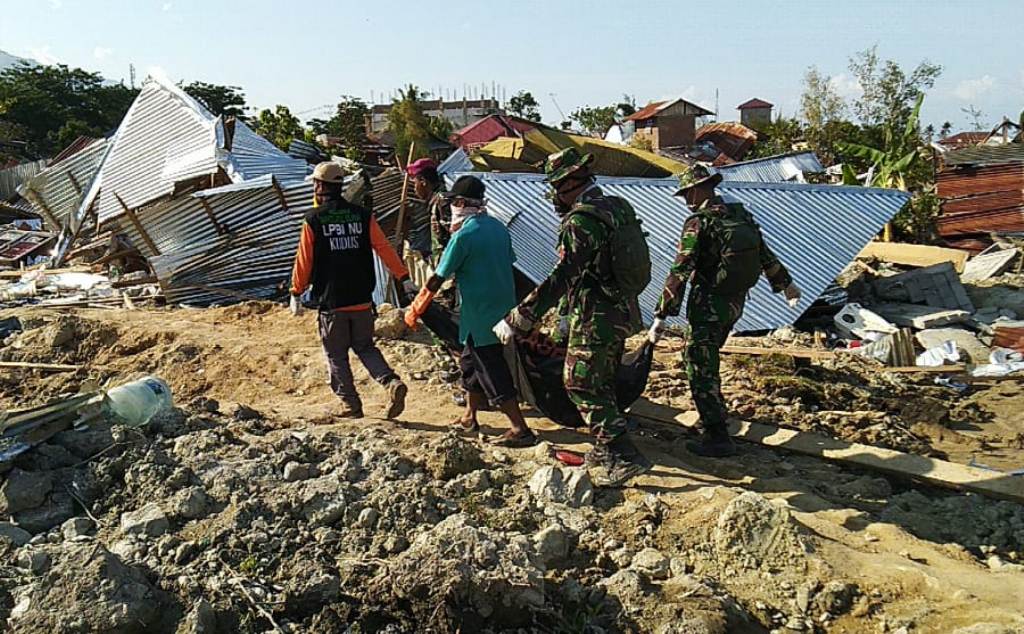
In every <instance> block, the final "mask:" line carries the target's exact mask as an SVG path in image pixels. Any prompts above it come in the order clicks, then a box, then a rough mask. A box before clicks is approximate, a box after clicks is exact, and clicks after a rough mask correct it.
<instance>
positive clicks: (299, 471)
mask: <svg viewBox="0 0 1024 634" xmlns="http://www.w3.org/2000/svg"><path fill="white" fill-rule="evenodd" d="M308 478H309V465H306V464H301V463H298V462H289V463H288V464H286V465H285V466H284V479H285V481H286V482H298V481H299V480H306V479H308Z"/></svg>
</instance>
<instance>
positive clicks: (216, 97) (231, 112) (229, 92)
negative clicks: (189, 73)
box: [179, 81, 246, 121]
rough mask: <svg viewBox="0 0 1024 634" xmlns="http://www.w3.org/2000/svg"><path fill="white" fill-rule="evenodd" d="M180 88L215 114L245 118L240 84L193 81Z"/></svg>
mask: <svg viewBox="0 0 1024 634" xmlns="http://www.w3.org/2000/svg"><path fill="white" fill-rule="evenodd" d="M179 85H180V84H179ZM181 89H182V90H184V91H185V92H186V93H188V95H189V96H191V97H192V98H193V99H195V100H196V101H198V102H199V103H201V104H203V106H204V107H205V108H206V109H207V110H209V111H210V112H212V113H213V114H215V115H225V116H232V117H235V118H236V119H239V120H241V121H245V120H246V116H245V93H243V92H242V88H241V86H220V85H217V84H208V83H206V82H204V81H194V82H192V83H191V84H187V85H185V86H182V87H181Z"/></svg>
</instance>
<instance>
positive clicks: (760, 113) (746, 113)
mask: <svg viewBox="0 0 1024 634" xmlns="http://www.w3.org/2000/svg"><path fill="white" fill-rule="evenodd" d="M773 107H774V105H773V104H770V103H768V102H767V101H765V100H763V99H757V98H754V99H751V100H750V101H745V102H743V103H741V104H740V105H738V106H736V109H737V110H739V111H740V123H742V124H743V125H745V126H749V127H752V128H753V127H757V125H758V124H762V123H771V120H772V108H773Z"/></svg>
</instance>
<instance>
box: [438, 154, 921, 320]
mask: <svg viewBox="0 0 1024 634" xmlns="http://www.w3.org/2000/svg"><path fill="white" fill-rule="evenodd" d="M474 175H475V176H477V177H478V178H480V179H481V180H483V181H484V183H485V184H486V186H487V200H488V201H489V203H488V212H489V213H490V214H492V215H493V216H495V217H496V218H498V219H500V220H501V221H502V222H503V223H505V224H506V225H507V226H508V228H509V232H510V233H511V236H512V245H513V248H514V249H515V252H516V257H517V260H516V264H515V266H516V268H517V269H518V270H519V271H520V272H521V273H523V274H524V275H525V276H526V277H528V278H529V279H530V280H532V281H533V282H534V283H540V282H541V281H542V280H543V279H544V278H545V277H547V275H548V273H550V272H551V269H552V268H554V266H555V263H556V262H557V252H556V248H555V246H556V243H557V234H558V223H559V219H558V217H557V216H556V215H555V213H554V211H553V210H552V207H551V203H550V202H549V201H548V200H547V199H546V198H545V192H546V191H547V189H548V187H547V183H546V182H545V181H544V178H543V176H541V175H538V174H486V173H484V174H481V173H474ZM457 176H459V175H458V174H448V175H447V176H446V178H449V179H454V178H456V177H457ZM598 183H599V184H600V185H601V186H602V187H603V188H604V190H605V191H606V192H608V193H610V194H614V195H616V196H621V197H623V198H625V199H626V200H628V201H629V202H630V203H631V204H632V205H633V207H634V208H635V209H636V211H637V214H638V216H639V217H640V218H641V219H642V220H643V224H644V229H645V231H647V232H648V243H649V245H650V248H651V262H652V265H653V268H652V279H651V284H650V285H649V286H648V287H647V289H646V290H645V291H644V292H643V294H642V295H641V297H640V304H641V310H642V312H643V314H644V319H645V320H647V321H648V322H650V320H651V319H652V318H653V311H654V307H655V304H656V303H657V300H658V296H659V295H660V293H661V288H662V284H663V283H664V281H665V277H666V276H667V275H668V269H669V266H670V265H671V263H672V261H673V259H674V258H675V253H676V246H677V244H678V241H679V236H680V233H681V232H682V226H683V222H684V221H685V220H686V218H687V217H688V216H689V210H688V209H687V208H686V206H685V205H684V204H683V203H682V202H681V201H680V200H679V199H678V198H675V197H674V196H673V195H672V194H673V192H674V191H675V190H676V189H677V188H678V182H677V181H676V180H675V179H669V178H661V179H652V178H606V177H598ZM718 191H719V193H720V194H721V195H722V196H723V197H724V198H725V199H726V200H727V201H735V202H742V203H743V204H744V205H745V206H746V207H747V209H749V210H750V211H751V212H752V213H753V214H754V216H755V217H756V218H757V220H758V222H759V223H760V224H761V228H762V229H763V231H764V234H765V238H766V239H767V241H768V243H769V244H770V245H771V247H772V249H773V250H774V251H775V253H776V254H777V255H778V256H779V258H780V259H781V260H782V261H783V262H784V263H785V264H786V266H787V267H788V268H789V270H790V272H791V273H792V274H793V277H794V278H795V280H796V282H797V284H798V285H799V286H800V288H801V289H803V293H804V295H803V299H801V301H800V304H799V306H798V307H797V309H796V310H793V309H791V308H789V306H788V305H787V304H786V302H785V301H784V300H783V299H782V298H781V297H780V296H778V295H774V294H772V292H771V290H770V288H769V286H768V284H767V282H765V281H764V280H761V281H760V282H758V284H757V286H756V287H754V288H753V289H752V290H751V291H750V293H749V295H748V301H747V309H746V311H745V313H744V315H743V317H742V318H741V319H740V321H739V323H738V324H737V326H736V329H737V330H739V331H753V330H769V329H773V328H779V327H782V326H785V325H788V324H791V323H793V321H795V320H796V318H797V317H799V316H800V314H801V313H802V312H803V311H804V310H806V309H807V308H808V307H809V306H810V305H811V304H812V303H813V302H814V301H815V300H816V299H817V298H818V297H819V296H820V295H821V293H822V291H824V290H825V288H826V287H828V286H829V284H831V283H832V281H833V280H834V279H835V277H836V275H838V274H839V272H840V271H842V269H843V268H844V267H845V266H846V265H847V264H849V263H850V261H851V260H853V259H854V257H856V255H857V253H859V252H860V250H861V249H862V248H863V247H864V245H865V244H867V243H868V242H869V241H870V240H871V239H872V238H873V237H874V235H875V234H876V233H878V231H879V230H880V229H881V228H882V226H883V225H884V224H885V223H886V222H888V221H889V220H890V219H891V218H892V216H893V215H895V214H896V212H897V211H899V210H900V208H902V207H903V205H904V204H905V203H906V202H907V200H909V195H908V194H907V193H906V192H902V191H898V190H891V189H876V188H868V187H839V186H834V185H805V184H792V183H740V182H724V183H722V184H721V185H720V186H719V187H718ZM808 218H814V222H808V220H807V219H808ZM672 321H676V322H678V318H673V319H672V320H670V322H672Z"/></svg>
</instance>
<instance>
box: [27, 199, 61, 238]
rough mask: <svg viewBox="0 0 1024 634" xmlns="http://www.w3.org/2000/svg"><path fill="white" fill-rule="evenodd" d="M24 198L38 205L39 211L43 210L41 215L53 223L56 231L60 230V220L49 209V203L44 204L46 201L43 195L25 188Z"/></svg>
mask: <svg viewBox="0 0 1024 634" xmlns="http://www.w3.org/2000/svg"><path fill="white" fill-rule="evenodd" d="M25 198H28V199H29V202H31V203H32V204H34V205H35V206H36V207H39V211H41V212H43V217H45V218H46V220H47V222H49V223H50V224H51V225H53V227H54V228H55V230H56V231H60V230H61V224H60V221H59V220H57V216H56V215H55V214H54V213H53V211H52V210H51V209H50V207H49V205H47V204H46V201H45V200H43V197H42V196H40V195H39V192H37V191H36V190H34V189H27V190H25Z"/></svg>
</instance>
